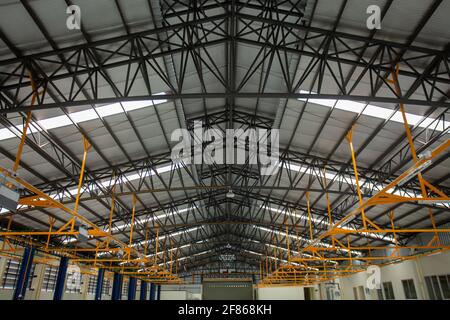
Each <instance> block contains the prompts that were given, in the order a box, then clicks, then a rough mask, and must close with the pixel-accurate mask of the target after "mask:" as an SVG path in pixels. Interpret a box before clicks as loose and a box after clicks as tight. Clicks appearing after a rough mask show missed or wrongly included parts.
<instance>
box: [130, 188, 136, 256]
mask: <svg viewBox="0 0 450 320" xmlns="http://www.w3.org/2000/svg"><path fill="white" fill-rule="evenodd" d="M136 201H137V198H136V195H135V194H133V199H132V200H131V202H132V206H133V207H132V209H131V226H130V241H129V243H128V247H130V249H131V245H132V244H133V231H134V213H135V211H136ZM130 255H131V250H130V252H129V253H128V258H130Z"/></svg>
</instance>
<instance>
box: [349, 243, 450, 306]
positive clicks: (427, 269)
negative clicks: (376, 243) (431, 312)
mask: <svg viewBox="0 0 450 320" xmlns="http://www.w3.org/2000/svg"><path fill="white" fill-rule="evenodd" d="M444 274H450V252H449V251H447V252H442V253H440V254H435V255H429V256H423V257H420V258H418V259H413V260H409V261H403V262H401V263H397V264H392V265H388V266H385V267H382V268H381V282H388V281H390V282H392V287H393V290H394V296H395V299H396V300H405V299H406V297H405V293H404V291H403V285H402V280H407V279H413V281H414V286H415V288H416V293H417V298H418V299H429V297H428V292H427V290H426V287H425V281H424V277H425V276H431V275H444ZM369 276H370V274H369V273H365V272H360V273H357V274H354V275H352V276H350V277H345V278H342V279H341V283H342V288H341V291H342V298H343V299H346V300H353V299H354V294H353V287H355V286H364V287H365V286H366V280H367V278H368V277H369ZM366 299H368V300H378V295H377V292H376V291H375V290H370V291H369V293H368V294H367V293H366Z"/></svg>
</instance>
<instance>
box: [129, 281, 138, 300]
mask: <svg viewBox="0 0 450 320" xmlns="http://www.w3.org/2000/svg"><path fill="white" fill-rule="evenodd" d="M134 299H136V278H131V277H130V281H128V300H134Z"/></svg>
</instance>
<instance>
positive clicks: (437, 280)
mask: <svg viewBox="0 0 450 320" xmlns="http://www.w3.org/2000/svg"><path fill="white" fill-rule="evenodd" d="M425 283H426V285H427V290H428V294H429V296H430V299H431V300H442V299H450V275H441V276H428V277H425Z"/></svg>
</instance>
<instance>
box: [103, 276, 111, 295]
mask: <svg viewBox="0 0 450 320" xmlns="http://www.w3.org/2000/svg"><path fill="white" fill-rule="evenodd" d="M110 290H111V280H110V279H106V278H105V279H104V280H103V290H102V294H106V295H109V294H110V293H109V292H110Z"/></svg>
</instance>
